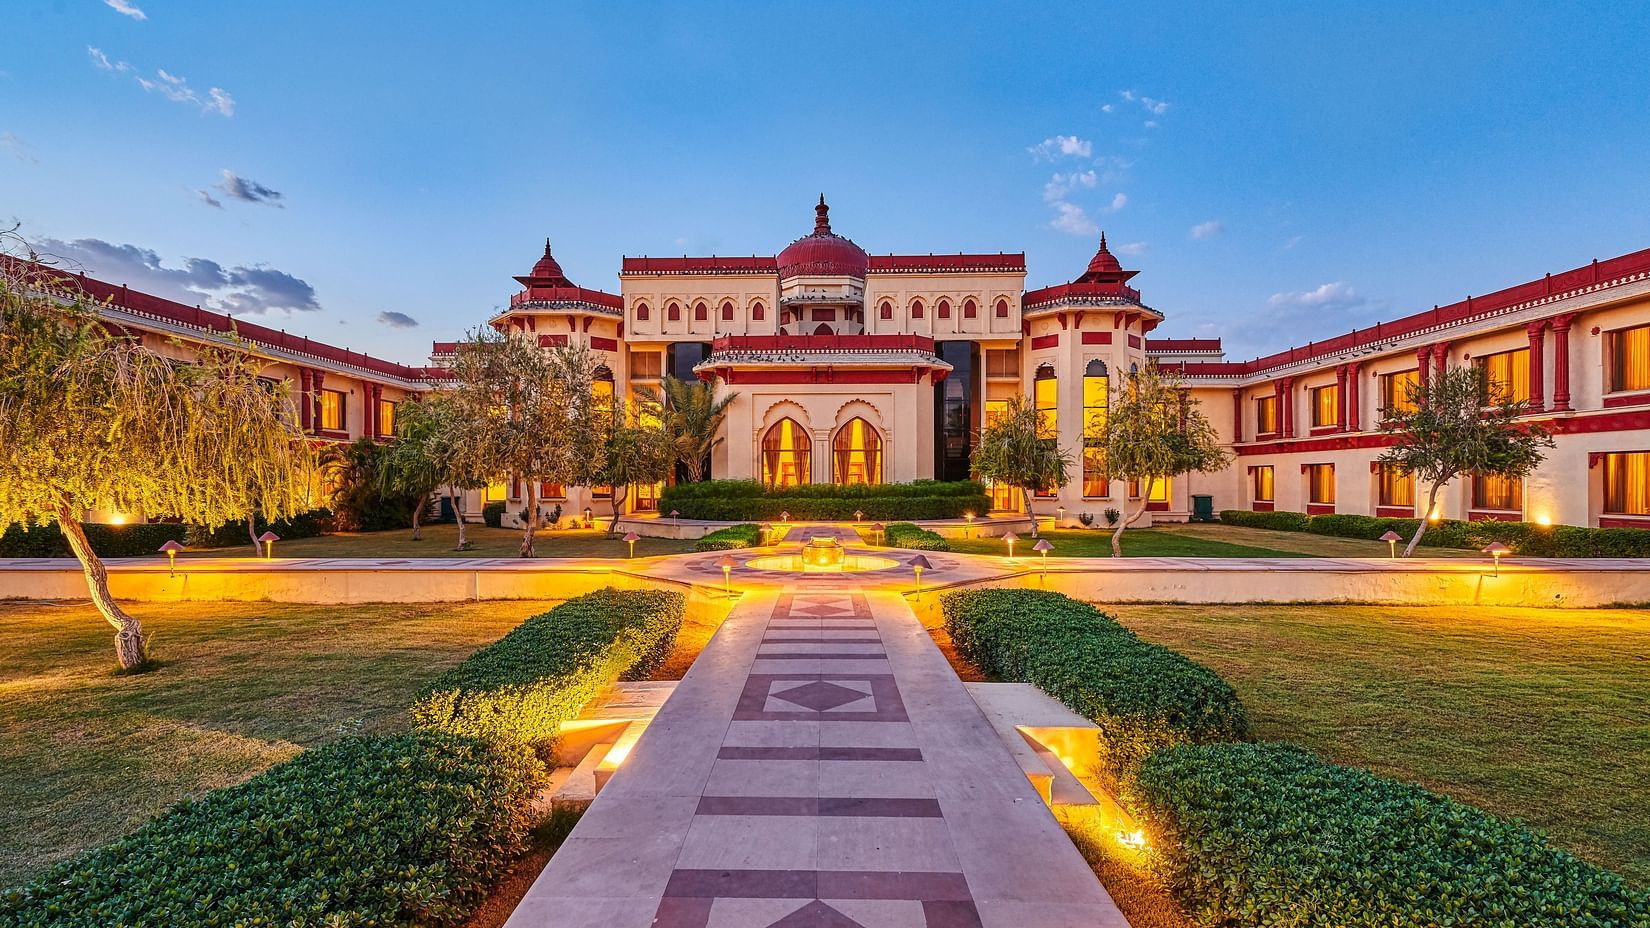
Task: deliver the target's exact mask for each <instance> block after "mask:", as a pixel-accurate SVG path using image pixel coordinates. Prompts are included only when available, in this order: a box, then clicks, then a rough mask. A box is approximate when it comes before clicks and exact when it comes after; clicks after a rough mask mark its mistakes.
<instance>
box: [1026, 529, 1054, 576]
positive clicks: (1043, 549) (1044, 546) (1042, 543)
mask: <svg viewBox="0 0 1650 928" xmlns="http://www.w3.org/2000/svg"><path fill="white" fill-rule="evenodd" d="M1031 550H1033V551H1036V552H1038V553H1040V554H1041V555H1042V556H1043V576H1044V577H1045V578H1046V577H1048V553H1049V552H1050V551H1053V550H1054V545H1052V544H1050V543H1049V540H1048V539H1047V538H1039V539H1037V543H1036V544H1034V545H1032V546H1031Z"/></svg>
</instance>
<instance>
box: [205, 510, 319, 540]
mask: <svg viewBox="0 0 1650 928" xmlns="http://www.w3.org/2000/svg"><path fill="white" fill-rule="evenodd" d="M330 531H332V510H330V509H311V510H310V511H309V512H306V513H303V514H301V515H296V516H293V517H292V518H290V519H277V520H275V521H274V522H270V521H268V520H266V519H265V518H264V517H262V516H259V517H257V518H256V519H254V520H253V530H252V534H253V535H262V534H263V533H264V532H274V533H275V534H277V535H279V536H281V539H282V540H283V541H287V540H290V539H293V538H315V537H317V536H320V535H325V534H327V533H328V532H330ZM186 543H187V544H188V545H189V547H191V548H233V547H236V546H237V545H246V546H248V547H251V545H252V539H251V538H250V537H248V535H247V534H246V523H245V522H226V523H224V524H223V525H220V526H218V527H217V528H207V527H206V526H204V525H191V526H189V538H188V540H187V542H186Z"/></svg>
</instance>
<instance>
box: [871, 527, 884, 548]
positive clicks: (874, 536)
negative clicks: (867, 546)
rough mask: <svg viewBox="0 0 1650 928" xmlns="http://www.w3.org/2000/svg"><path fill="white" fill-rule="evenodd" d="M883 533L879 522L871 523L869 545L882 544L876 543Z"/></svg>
mask: <svg viewBox="0 0 1650 928" xmlns="http://www.w3.org/2000/svg"><path fill="white" fill-rule="evenodd" d="M883 531H884V529H883V527H882V523H881V522H872V523H871V544H874V545H880V544H882V542H881V541H878V539H879V538H881V537H882V533H883Z"/></svg>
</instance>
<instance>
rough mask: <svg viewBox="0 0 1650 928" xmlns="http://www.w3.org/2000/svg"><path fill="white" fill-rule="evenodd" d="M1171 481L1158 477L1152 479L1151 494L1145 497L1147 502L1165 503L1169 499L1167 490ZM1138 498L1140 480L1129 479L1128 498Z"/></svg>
mask: <svg viewBox="0 0 1650 928" xmlns="http://www.w3.org/2000/svg"><path fill="white" fill-rule="evenodd" d="M1171 486H1172V481H1171V480H1169V479H1168V478H1158V479H1154V480H1153V481H1152V495H1151V496H1149V497H1147V499H1146V501H1147V502H1149V503H1166V502H1168V501H1169V490H1170V488H1171ZM1139 498H1140V481H1138V480H1130V481H1129V499H1139Z"/></svg>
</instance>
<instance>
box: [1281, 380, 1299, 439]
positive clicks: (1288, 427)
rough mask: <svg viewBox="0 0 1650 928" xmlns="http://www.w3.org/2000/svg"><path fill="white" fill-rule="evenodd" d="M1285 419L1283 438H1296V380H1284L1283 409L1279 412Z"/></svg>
mask: <svg viewBox="0 0 1650 928" xmlns="http://www.w3.org/2000/svg"><path fill="white" fill-rule="evenodd" d="M1278 415H1280V416H1282V417H1283V423H1282V424H1283V437H1284V438H1294V437H1295V378H1293V377H1285V378H1283V408H1282V409H1280V410H1278Z"/></svg>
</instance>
